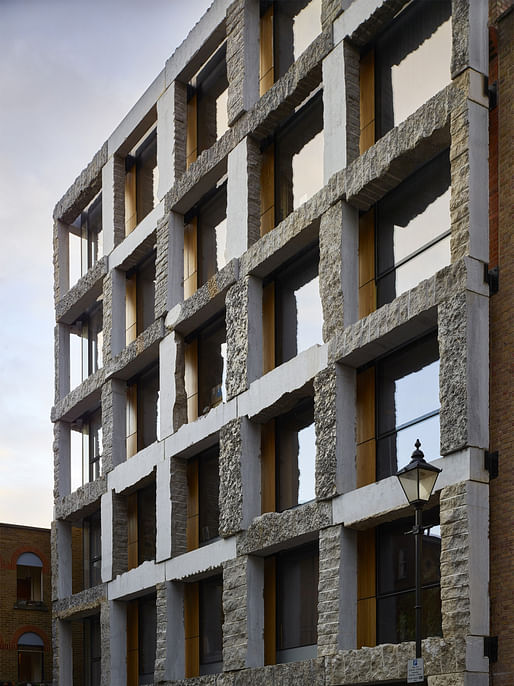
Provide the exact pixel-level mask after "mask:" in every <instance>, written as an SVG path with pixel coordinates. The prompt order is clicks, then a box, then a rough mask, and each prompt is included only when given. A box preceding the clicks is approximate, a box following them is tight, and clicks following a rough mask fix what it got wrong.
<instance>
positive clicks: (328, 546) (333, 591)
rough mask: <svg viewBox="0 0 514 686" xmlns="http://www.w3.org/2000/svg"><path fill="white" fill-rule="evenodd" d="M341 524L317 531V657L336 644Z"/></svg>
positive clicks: (337, 640)
mask: <svg viewBox="0 0 514 686" xmlns="http://www.w3.org/2000/svg"><path fill="white" fill-rule="evenodd" d="M340 562H341V527H340V526H331V527H329V528H328V529H322V530H321V531H320V533H319V584H318V656H319V657H321V656H323V655H331V654H334V653H336V652H337V650H338V647H339V612H340V610H339V567H340Z"/></svg>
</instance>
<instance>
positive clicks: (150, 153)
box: [125, 124, 159, 236]
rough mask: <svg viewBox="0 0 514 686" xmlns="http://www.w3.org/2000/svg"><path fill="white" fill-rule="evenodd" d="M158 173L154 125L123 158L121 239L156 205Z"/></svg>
mask: <svg viewBox="0 0 514 686" xmlns="http://www.w3.org/2000/svg"><path fill="white" fill-rule="evenodd" d="M158 174H159V170H158V167H157V125H156V124H154V125H153V126H152V127H151V129H150V130H149V131H148V132H147V133H146V135H145V136H144V137H143V138H142V139H141V140H140V141H139V142H138V143H137V144H136V145H135V146H134V148H133V149H132V151H131V152H130V154H128V155H127V156H126V158H125V236H128V235H129V234H130V233H132V231H133V230H134V229H135V228H136V226H137V225H138V224H139V223H140V222H141V221H143V219H144V218H145V217H146V216H147V215H148V214H150V212H151V211H152V210H153V209H154V207H155V206H156V205H157V203H158V198H157V184H158V179H159V176H158Z"/></svg>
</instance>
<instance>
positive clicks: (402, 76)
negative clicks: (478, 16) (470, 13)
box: [361, 0, 452, 153]
mask: <svg viewBox="0 0 514 686" xmlns="http://www.w3.org/2000/svg"><path fill="white" fill-rule="evenodd" d="M451 48H452V36H451V2H450V0H437V2H424V1H423V0H415V1H414V2H410V3H407V4H406V5H405V7H404V9H403V10H401V11H400V12H399V13H398V14H397V16H396V17H395V19H394V21H393V22H391V24H390V25H389V26H388V27H387V28H386V29H385V30H384V31H383V32H382V33H381V34H380V35H379V36H378V38H377V39H376V41H375V43H374V44H373V45H372V46H371V47H369V48H368V49H367V50H366V51H365V52H364V53H363V55H362V57H361V153H362V152H364V150H366V149H367V148H369V147H370V146H371V145H372V144H373V143H374V142H375V140H378V139H379V138H381V137H382V136H383V135H384V134H385V133H387V131H389V130H390V129H392V128H394V127H395V126H397V125H398V124H399V123H400V122H402V121H404V120H405V119H406V118H407V117H408V116H409V115H411V114H412V113H413V112H415V111H416V110H417V109H418V107H420V106H421V105H422V104H423V103H425V102H426V101H427V100H429V98H431V97H432V96H433V95H435V94H436V93H437V92H438V91H440V90H441V89H442V88H444V87H445V86H446V85H447V84H448V83H450V80H451V75H450V60H451ZM427 64H430V69H428V70H427V69H426V68H425V65H427Z"/></svg>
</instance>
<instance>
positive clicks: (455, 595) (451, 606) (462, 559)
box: [439, 483, 471, 638]
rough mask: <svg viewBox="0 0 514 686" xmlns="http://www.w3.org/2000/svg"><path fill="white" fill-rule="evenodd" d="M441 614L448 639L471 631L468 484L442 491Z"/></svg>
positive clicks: (465, 634)
mask: <svg viewBox="0 0 514 686" xmlns="http://www.w3.org/2000/svg"><path fill="white" fill-rule="evenodd" d="M439 507H440V522H441V562H440V565H441V615H442V620H443V636H444V637H445V638H455V637H461V638H464V637H466V636H467V635H468V634H469V633H471V614H470V594H471V588H470V564H471V563H470V545H469V520H468V517H469V514H468V507H467V485H466V483H461V484H456V485H455V486H448V487H446V488H443V489H442V491H441V498H440V505H439Z"/></svg>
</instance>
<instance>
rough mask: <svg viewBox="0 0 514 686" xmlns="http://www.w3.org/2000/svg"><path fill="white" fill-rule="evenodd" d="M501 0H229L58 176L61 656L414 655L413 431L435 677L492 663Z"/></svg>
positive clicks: (189, 672)
mask: <svg viewBox="0 0 514 686" xmlns="http://www.w3.org/2000/svg"><path fill="white" fill-rule="evenodd" d="M497 4H498V3H497ZM504 10H505V8H503V10H502V11H503V14H502V13H501V12H500V11H498V12H497V13H496V14H494V13H493V14H494V16H492V17H489V16H488V7H487V3H486V2H485V0H484V2H482V1H480V0H448V1H444V0H442V1H441V2H437V3H425V2H421V0H414V2H412V3H405V2H404V0H353V1H350V0H311V1H310V2H307V0H298V1H297V2H291V3H283V2H267V1H262V2H259V0H231V1H229V0H215V1H214V3H213V4H212V6H211V7H210V9H209V10H208V11H207V13H206V14H205V15H204V16H203V18H202V19H201V20H200V22H199V23H198V24H197V25H196V26H195V27H194V28H193V30H192V31H191V33H190V34H189V36H188V37H187V38H186V40H185V41H184V43H183V44H182V45H181V46H180V47H179V48H177V50H176V51H175V53H174V54H173V55H172V56H171V57H170V59H169V60H168V61H167V62H166V65H165V67H164V69H163V70H162V72H161V73H160V74H159V75H158V76H157V78H156V79H155V81H154V82H153V83H152V84H151V85H150V87H149V88H148V90H147V91H146V92H145V94H144V95H143V96H142V98H141V99H140V100H139V101H138V102H137V103H136V105H135V106H134V108H133V109H132V110H131V112H130V113H129V114H128V115H127V117H126V118H125V119H124V120H123V121H122V122H121V123H120V125H119V126H118V128H117V129H116V130H115V131H114V132H113V134H112V135H111V136H110V137H109V139H108V140H107V141H106V142H105V143H104V145H103V146H102V147H101V149H100V150H99V152H98V153H97V154H96V155H95V157H94V158H93V160H92V161H91V163H90V164H89V166H88V167H87V168H86V169H85V170H84V171H83V172H82V173H81V174H80V175H79V177H78V178H77V179H76V181H75V182H74V183H73V185H72V186H71V187H70V189H69V190H68V192H67V193H66V194H65V196H64V197H63V198H62V199H61V200H60V201H59V202H58V203H57V205H56V208H55V211H54V226H55V230H54V270H55V291H54V294H55V309H56V322H57V323H56V328H55V364H56V376H55V404H54V407H53V409H52V420H53V421H54V424H55V442H54V452H55V462H54V464H55V484H54V497H55V521H54V523H53V525H52V559H53V587H52V598H53V630H52V636H53V643H54V683H55V684H56V685H57V684H59V685H60V686H69V685H70V684H84V685H87V684H97V683H101V684H103V685H105V686H107V685H111V686H122V685H123V686H124V685H125V684H128V685H129V686H131V685H132V684H144V683H156V684H157V683H159V684H178V683H186V682H187V683H192V684H217V685H218V686H222V685H223V686H224V685H225V684H226V685H227V686H229V685H234V686H235V685H236V684H237V685H239V684H241V685H242V684H252V685H253V684H277V685H278V684H284V685H285V684H291V685H293V684H295V685H296V684H303V683H312V684H320V685H321V684H323V686H329V685H333V686H336V685H341V686H343V685H348V686H350V685H352V686H357V685H358V684H381V683H388V684H394V686H397V685H399V684H405V683H406V679H407V661H408V660H409V659H410V658H412V657H414V642H413V627H412V622H413V619H412V618H413V610H412V607H413V604H414V601H413V593H412V578H413V577H412V574H413V556H412V540H411V538H412V537H408V536H404V535H403V534H404V532H405V531H406V530H407V529H408V528H409V526H410V524H409V521H406V519H408V518H410V517H411V512H410V510H409V507H408V506H407V504H406V502H405V499H404V496H403V494H402V492H401V489H400V486H399V485H398V483H397V479H396V477H395V475H394V474H395V472H396V470H397V469H398V468H399V467H401V466H403V465H404V464H406V463H407V462H408V461H409V459H410V454H411V452H412V450H413V447H414V441H415V440H416V438H419V439H420V440H421V442H422V449H424V450H425V454H426V458H427V459H428V460H429V461H431V462H433V463H434V464H435V465H437V466H438V467H439V468H441V469H442V472H441V474H440V476H439V479H438V481H437V484H436V488H435V493H434V495H433V496H432V500H431V501H430V503H429V505H428V506H427V508H426V509H427V512H426V515H425V516H426V522H427V525H426V526H427V529H426V533H425V536H424V543H425V546H424V549H425V558H424V572H423V574H424V576H423V583H424V598H425V628H426V631H425V638H424V641H423V656H424V660H425V675H426V678H427V683H428V685H429V686H454V685H455V686H457V685H458V686H465V685H466V686H482V685H484V686H485V685H486V684H488V683H489V678H490V668H491V672H492V673H493V674H494V664H495V663H492V664H491V665H490V664H489V662H490V659H491V661H492V660H493V658H494V655H493V652H494V651H493V652H491V651H492V649H491V645H494V641H491V640H487V639H489V638H490V636H491V622H492V624H493V626H494V624H495V622H496V625H497V627H498V628H495V629H493V631H495V632H496V633H497V634H500V632H501V628H500V627H501V626H502V620H501V618H500V614H498V613H497V614H496V615H495V614H494V609H495V604H494V603H495V602H497V601H496V600H495V598H496V596H495V595H494V593H498V592H499V589H497V590H496V591H495V590H494V589H495V588H496V587H495V585H494V584H492V585H491V589H492V591H491V593H492V596H491V599H492V601H493V605H492V608H493V614H491V610H490V590H489V589H490V557H491V556H492V557H491V560H492V561H493V562H496V564H498V565H499V566H500V567H501V566H502V565H504V564H505V563H504V561H503V559H502V556H503V555H504V554H505V552H504V550H502V546H501V545H498V544H497V543H496V544H495V543H494V541H493V540H491V541H490V520H489V496H490V486H489V480H490V470H488V468H486V465H488V464H489V462H488V461H487V460H485V454H486V452H487V451H489V449H490V447H491V450H492V449H494V450H496V449H498V450H500V449H501V447H500V446H499V445H498V447H495V446H492V445H490V443H491V441H490V429H489V407H490V404H489V403H490V399H489V396H490V387H491V395H493V393H492V387H493V386H492V385H493V384H494V383H495V382H494V380H493V379H492V378H490V373H489V370H490V358H489V338H490V325H489V313H490V301H491V297H492V298H498V295H493V296H491V295H490V294H491V293H492V292H493V290H494V289H491V287H490V283H489V281H490V279H489V278H488V276H487V275H488V270H489V266H488V265H489V261H490V259H491V266H496V265H495V261H494V260H493V259H492V258H490V245H489V230H488V224H489V212H488V206H489V181H488V179H489V171H488V148H489V117H490V113H489V108H490V98H489V93H488V81H487V76H488V73H489V58H490V55H489V44H488V40H489V38H488V22H497V21H500V19H498V18H499V17H500V16H501V22H503V23H502V24H501V26H502V28H501V30H500V34H501V35H502V36H503V38H502V39H501V41H500V43H501V48H500V49H499V54H500V55H504V58H503V59H504V62H503V63H502V65H503V68H504V69H505V66H504V65H505V64H507V65H509V64H510V65H511V64H512V61H510V62H508V60H509V56H508V54H507V53H508V48H507V47H506V45H507V43H508V26H510V24H509V22H511V19H510V18H509V16H510V17H511V16H512V15H511V14H510V15H509V14H508V11H507V14H505V11H504ZM502 31H503V33H502ZM424 50H426V51H427V52H423V51H424ZM502 51H503V52H502ZM411 57H412V58H413V60H412V61H411ZM418 58H419V59H418ZM416 60H417V61H416ZM510 60H511V57H510ZM406 65H408V68H407V69H406V70H405V69H404V67H405V66H406ZM509 69H510V72H511V71H512V67H511V66H510V67H508V68H507V70H506V73H510V72H509V71H508V70H509ZM432 73H433V74H435V76H434V78H433V79H432V78H429V77H430V76H431V75H432ZM502 78H503V79H504V81H505V85H504V86H503V87H504V88H505V89H507V88H508V87H509V86H508V85H507V82H508V76H507V75H504V76H502V77H499V84H500V91H499V97H500V100H499V102H500V108H501V103H502V97H505V96H503V95H502V91H501V88H502V83H503V82H502ZM510 83H512V80H511V81H510ZM500 112H502V110H501V109H500ZM503 116H504V117H505V119H506V120H508V115H507V114H503ZM503 135H504V136H505V139H502V138H501V137H500V139H499V140H500V143H499V149H500V150H501V149H502V147H501V146H502V142H501V140H506V139H507V138H506V134H503ZM507 145H508V144H507V143H503V146H504V148H503V153H502V154H503V157H501V155H500V158H501V159H500V163H499V164H500V169H503V167H502V166H501V165H502V164H503V165H507V167H506V168H508V164H509V163H511V162H509V161H508V155H507ZM502 173H503V174H506V173H507V172H506V171H502ZM506 207H507V205H505V206H503V205H501V207H500V210H499V215H498V216H499V220H498V221H499V227H505V225H506V224H507V214H508V209H506ZM502 212H503V215H502ZM505 231H508V230H507V229H506V228H499V229H498V235H499V239H498V240H499V241H500V240H504V241H505V243H506V244H508V241H507V240H506V238H504V236H506V235H507V234H505V233H504V232H505ZM510 231H512V229H511V228H510ZM510 235H511V234H510ZM501 237H503V238H501ZM77 254H78V258H77ZM75 262H79V263H80V264H79V268H78V270H77V273H76V274H75V273H74V264H75ZM511 264H512V261H511V262H510V265H511ZM500 292H501V291H500ZM493 302H494V301H493ZM497 302H498V307H499V308H500V309H499V310H498V312H497V313H496V312H495V314H494V315H493V320H494V321H497V320H498V319H501V317H502V310H501V305H500V304H499V303H500V300H497ZM499 328H501V326H500V327H499ZM509 331H510V334H509V335H510V336H511V335H512V331H511V330H509ZM498 335H502V334H501V332H498ZM499 340H500V339H496V342H498V341H499ZM498 345H499V343H498ZM77 346H78V347H77ZM79 348H80V349H79ZM491 349H492V350H493V349H495V348H494V346H493V347H492V348H491ZM497 354H498V355H499V356H500V359H499V361H498V364H499V367H498V369H502V368H503V367H502V361H501V352H498V353H497ZM491 369H493V367H491ZM77 370H78V371H77ZM499 373H501V372H499ZM504 380H505V382H507V381H506V375H505V376H504ZM493 407H494V405H493V404H491V413H492V414H491V418H492V421H493V423H494V422H496V424H495V426H497V427H500V428H499V429H496V430H498V431H499V433H498V434H497V436H498V437H497V438H496V439H495V440H496V442H497V444H499V443H501V442H502V441H504V440H505V439H504V438H503V434H502V433H501V426H502V425H503V424H502V422H504V421H505V420H504V418H503V416H500V415H498V414H494V418H493ZM509 436H510V438H509V439H508V440H511V434H509ZM504 445H505V450H506V449H507V447H508V442H507V441H506V442H505V443H504ZM77 465H78V467H77ZM77 474H78V477H77ZM493 488H496V485H495V486H494V487H493V486H491V491H492V494H493V495H494V497H495V498H497V502H498V506H497V507H498V508H500V509H499V510H498V514H497V517H498V523H497V526H500V525H501V521H500V520H501V514H500V513H501V511H502V510H501V507H502V505H501V503H502V502H503V500H502V495H501V493H500V492H499V491H494V490H493ZM491 526H492V528H491V536H492V535H496V534H495V533H494V532H495V529H494V518H493V519H492V520H491ZM498 535H501V534H500V533H498ZM74 540H75V544H74ZM77 541H78V543H77ZM503 568H504V569H505V567H503ZM74 569H75V579H79V581H76V582H75V583H73V582H72V578H73V575H72V571H73V570H74ZM77 570H78V572H79V573H77ZM504 574H505V575H506V574H507V572H506V571H505V572H504ZM499 607H500V606H499ZM500 609H501V608H500ZM509 640H510V639H509ZM500 645H501V644H500ZM501 651H502V648H501V647H500V650H499V655H500V656H501V655H502V652H501ZM503 659H504V660H506V663H507V664H508V657H504V658H503ZM504 672H505V670H504ZM505 673H506V672H505ZM495 678H496V677H495ZM495 683H496V682H495ZM497 683H509V678H508V677H507V680H506V681H503V682H501V681H498V682H497Z"/></svg>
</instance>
